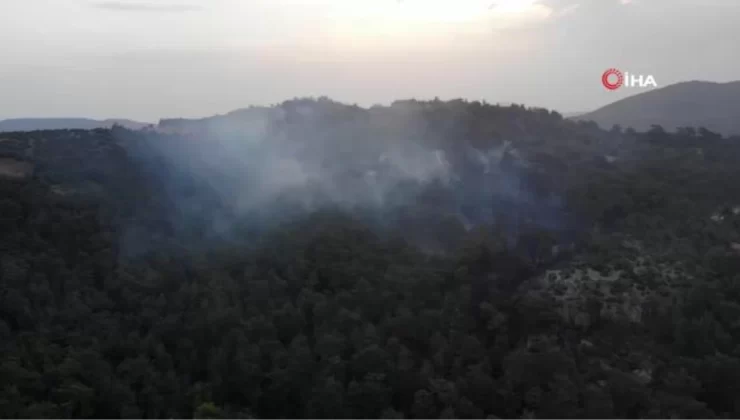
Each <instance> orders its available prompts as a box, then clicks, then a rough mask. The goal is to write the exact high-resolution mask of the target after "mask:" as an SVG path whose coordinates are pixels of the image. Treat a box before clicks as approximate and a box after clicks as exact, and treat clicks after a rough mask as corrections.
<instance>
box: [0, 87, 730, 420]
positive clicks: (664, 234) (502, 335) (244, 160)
mask: <svg viewBox="0 0 740 420" xmlns="http://www.w3.org/2000/svg"><path fill="white" fill-rule="evenodd" d="M738 162H740V138H737V137H735V138H728V137H723V136H721V135H719V134H716V133H713V132H711V131H709V130H707V129H704V128H701V127H696V128H694V127H686V128H681V129H678V130H676V131H675V132H668V131H665V130H664V129H663V128H661V127H660V126H653V127H652V128H651V129H650V130H648V131H645V132H636V131H634V130H631V129H623V128H622V127H618V126H615V127H613V128H611V129H610V130H603V129H600V128H599V127H598V126H597V125H596V124H595V123H588V122H574V121H569V120H566V119H563V117H562V116H561V115H559V114H558V113H556V112H553V111H548V110H544V109H536V108H526V107H524V106H521V105H511V106H505V107H504V106H497V105H490V104H486V103H481V102H468V101H462V100H458V101H439V100H434V101H398V102H395V103H393V104H392V105H390V106H382V107H381V106H378V107H372V108H369V109H365V108H360V107H357V106H350V105H345V104H341V103H337V102H334V101H332V100H330V99H328V98H318V99H314V98H306V99H295V100H290V101H286V102H284V103H282V104H279V105H275V106H272V107H264V108H260V107H254V108H250V109H247V110H244V111H243V112H242V113H240V114H238V115H233V116H229V117H228V118H224V119H219V120H215V121H207V120H204V121H200V122H198V123H194V124H189V125H188V126H187V127H179V126H178V124H177V122H176V121H173V122H171V126H170V127H168V128H167V129H161V130H153V129H149V130H140V131H132V130H129V129H126V128H123V127H121V126H114V127H113V128H112V129H94V130H53V131H33V132H10V133H0V378H2V379H1V380H0V387H2V390H1V391H0V417H3V418H199V419H206V418H208V419H217V418H384V419H400V418H424V419H428V418H441V419H452V418H468V419H473V418H737V417H740V184H738V183H737V182H735V181H733V180H738V179H740V165H738Z"/></svg>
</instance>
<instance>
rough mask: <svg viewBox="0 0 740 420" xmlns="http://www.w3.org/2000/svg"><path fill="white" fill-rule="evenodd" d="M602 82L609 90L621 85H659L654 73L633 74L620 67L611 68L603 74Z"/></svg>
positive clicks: (629, 86) (630, 86)
mask: <svg viewBox="0 0 740 420" xmlns="http://www.w3.org/2000/svg"><path fill="white" fill-rule="evenodd" d="M601 83H602V84H603V85H604V87H605V88H607V89H609V90H617V89H619V88H620V87H622V86H624V87H628V88H633V87H641V88H644V87H658V84H657V83H655V78H654V77H653V76H652V75H650V74H649V75H647V76H643V75H642V74H631V73H628V72H624V73H623V72H622V71H621V70H618V69H609V70H607V71H605V72H604V74H602V75H601Z"/></svg>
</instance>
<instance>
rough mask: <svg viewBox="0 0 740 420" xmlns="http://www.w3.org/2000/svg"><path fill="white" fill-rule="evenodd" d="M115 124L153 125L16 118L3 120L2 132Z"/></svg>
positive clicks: (137, 127)
mask: <svg viewBox="0 0 740 420" xmlns="http://www.w3.org/2000/svg"><path fill="white" fill-rule="evenodd" d="M114 124H118V125H122V126H124V127H126V128H128V129H131V130H140V129H142V128H144V127H147V126H149V125H151V124H148V123H143V122H138V121H132V120H126V119H107V120H93V119H89V118H14V119H8V120H1V121H0V132H3V131H35V130H64V129H81V130H92V129H95V128H110V127H112V126H113V125H114Z"/></svg>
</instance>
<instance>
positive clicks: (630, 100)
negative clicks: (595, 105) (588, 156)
mask: <svg viewBox="0 0 740 420" xmlns="http://www.w3.org/2000/svg"><path fill="white" fill-rule="evenodd" d="M568 118H570V119H573V120H585V121H588V120H590V121H594V122H596V123H597V124H598V125H599V126H601V127H602V128H606V129H609V128H610V127H612V126H614V125H620V126H622V127H624V128H627V127H632V128H633V129H635V130H638V131H641V130H647V129H649V128H650V127H651V126H652V125H660V126H662V127H663V128H664V129H666V130H669V131H675V130H676V129H678V128H681V127H705V128H707V129H709V130H712V131H715V132H719V133H722V134H725V135H737V134H740V81H732V82H710V81H701V80H690V81H686V82H679V83H675V84H672V85H668V86H665V87H663V88H660V89H655V90H651V91H649V92H643V93H639V94H637V95H633V96H630V97H627V98H624V99H620V100H618V101H616V102H612V103H611V104H609V105H606V106H603V107H601V108H599V109H597V110H595V111H591V112H587V113H584V114H581V115H578V116H571V117H568Z"/></svg>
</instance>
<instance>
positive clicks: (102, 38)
mask: <svg viewBox="0 0 740 420" xmlns="http://www.w3.org/2000/svg"><path fill="white" fill-rule="evenodd" d="M738 23H740V0H171V1H168V0H0V98H1V100H0V118H13V117H31V116H34V117H60V116H85V117H93V118H107V117H123V118H133V119H139V120H146V121H156V120H157V119H159V118H160V117H172V116H184V117H195V116H208V115H213V114H216V113H223V112H227V111H230V110H232V109H235V108H240V107H245V106H247V105H252V104H254V105H260V104H273V103H278V102H281V101H282V100H285V99H290V98H293V97H301V96H320V95H327V96H329V97H331V98H333V99H336V100H340V101H343V102H349V103H357V104H360V105H366V106H367V105H372V104H374V103H384V104H385V103H389V102H391V101H392V100H394V99H404V98H411V97H415V98H419V99H425V98H433V97H435V96H438V97H439V98H441V99H448V98H457V97H464V98H468V99H473V100H475V99H480V100H486V101H488V102H492V103H496V102H502V103H507V102H516V103H524V104H526V105H530V106H544V107H547V108H553V109H557V110H559V111H562V112H571V111H585V110H591V109H594V108H597V107H599V106H602V105H604V104H606V103H609V102H611V101H613V100H615V99H618V98H621V97H624V96H628V95H631V94H635V93H638V90H637V89H626V88H623V89H620V90H618V91H615V92H609V91H606V90H605V89H604V88H603V86H602V85H601V83H600V78H601V74H602V73H603V72H604V71H605V70H606V69H607V68H610V67H616V68H619V69H621V70H623V71H628V72H632V73H640V74H644V75H648V74H651V75H653V76H654V78H655V80H656V81H657V83H658V84H659V85H660V86H665V85H667V84H671V83H675V82H679V81H686V80H711V81H718V82H725V81H730V80H735V79H740V27H738Z"/></svg>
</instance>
